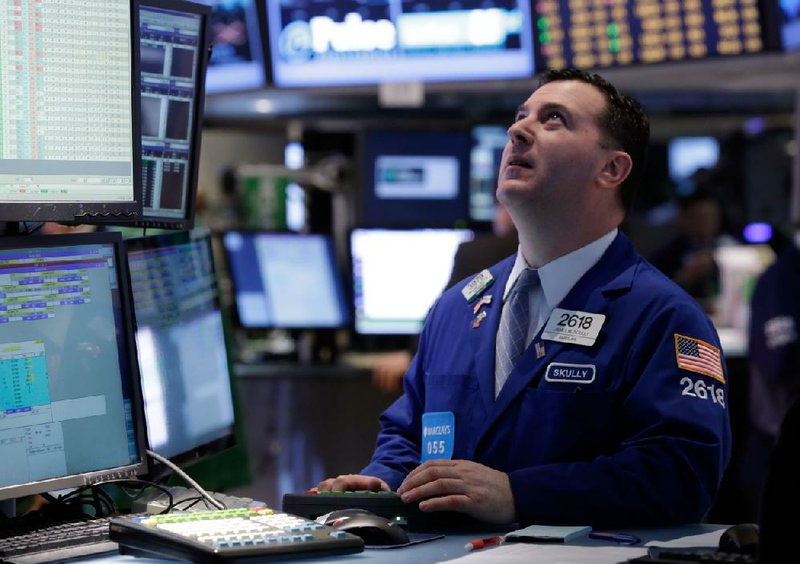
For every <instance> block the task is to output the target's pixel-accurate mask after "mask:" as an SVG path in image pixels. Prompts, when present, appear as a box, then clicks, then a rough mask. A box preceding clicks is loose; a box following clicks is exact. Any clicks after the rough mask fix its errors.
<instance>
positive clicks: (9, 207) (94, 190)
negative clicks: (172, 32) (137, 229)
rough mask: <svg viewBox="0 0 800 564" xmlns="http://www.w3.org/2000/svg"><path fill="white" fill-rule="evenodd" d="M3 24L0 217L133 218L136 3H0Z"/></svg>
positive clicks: (137, 194) (136, 203)
mask: <svg viewBox="0 0 800 564" xmlns="http://www.w3.org/2000/svg"><path fill="white" fill-rule="evenodd" d="M0 29H2V30H3V32H2V33H0V69H2V76H0V100H2V101H3V104H2V112H1V113H0V220H6V221H26V220H31V221H77V222H105V221H111V222H114V223H127V222H132V221H135V220H137V219H139V218H140V217H141V213H142V201H141V180H140V176H141V158H140V153H141V140H140V138H139V92H138V89H139V78H138V76H137V75H138V72H137V70H136V69H137V68H138V59H139V55H138V51H139V44H138V14H137V10H136V9H135V2H131V1H130V0H82V1H81V2H80V4H74V3H71V2H14V3H6V6H5V7H4V8H3V9H2V10H0Z"/></svg>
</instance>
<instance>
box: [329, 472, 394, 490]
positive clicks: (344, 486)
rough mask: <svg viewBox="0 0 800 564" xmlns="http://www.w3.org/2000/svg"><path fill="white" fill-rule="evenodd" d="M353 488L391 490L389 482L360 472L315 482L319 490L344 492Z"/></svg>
mask: <svg viewBox="0 0 800 564" xmlns="http://www.w3.org/2000/svg"><path fill="white" fill-rule="evenodd" d="M355 490H368V491H373V492H379V491H384V492H388V491H391V490H392V488H390V487H389V484H387V483H386V482H384V481H383V480H381V479H380V478H376V477H375V476H363V475H361V474H343V475H341V476H337V477H336V478H328V479H327V480H322V481H321V482H320V483H319V484H317V491H319V492H330V491H337V492H345V491H355Z"/></svg>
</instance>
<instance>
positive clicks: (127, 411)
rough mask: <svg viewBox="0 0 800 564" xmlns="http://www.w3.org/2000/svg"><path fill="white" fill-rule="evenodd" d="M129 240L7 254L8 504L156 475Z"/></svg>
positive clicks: (46, 239) (22, 245) (35, 241)
mask: <svg viewBox="0 0 800 564" xmlns="http://www.w3.org/2000/svg"><path fill="white" fill-rule="evenodd" d="M143 453H144V427H143V425H142V414H141V394H140V388H139V372H138V367H137V363H136V348H135V345H134V341H133V317H132V312H131V305H130V293H129V287H128V272H127V263H126V261H125V255H124V252H123V251H122V239H121V237H120V235H119V234H118V233H90V234H77V235H47V236H38V237H37V236H28V237H21V238H16V237H14V238H4V239H3V241H2V246H1V247H0V460H2V461H3V462H2V472H0V499H11V498H17V497H22V496H24V495H30V494H35V493H43V492H48V491H54V490H58V489H63V488H69V487H79V486H83V485H87V484H92V483H96V482H100V481H103V480H104V479H110V478H120V477H133V476H137V475H140V474H142V473H143V472H145V471H146V464H145V462H144V460H145V459H144V454H143Z"/></svg>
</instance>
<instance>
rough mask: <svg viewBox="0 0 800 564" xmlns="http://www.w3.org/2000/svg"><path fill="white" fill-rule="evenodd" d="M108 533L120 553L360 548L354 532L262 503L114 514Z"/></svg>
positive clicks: (203, 558) (195, 556)
mask: <svg viewBox="0 0 800 564" xmlns="http://www.w3.org/2000/svg"><path fill="white" fill-rule="evenodd" d="M109 538H110V539H111V540H113V541H115V542H117V543H119V550H120V553H122V554H133V555H139V556H142V555H144V556H151V557H152V556H158V557H168V558H177V559H179V560H188V561H191V562H232V563H233V562H264V561H269V560H283V559H286V558H290V557H296V556H302V555H308V556H331V555H338V554H352V553H356V552H361V551H362V550H363V549H364V541H363V540H361V539H360V538H359V537H357V536H355V535H352V534H350V533H346V532H344V531H338V530H336V529H334V528H333V527H330V526H328V525H322V524H320V523H316V522H315V521H311V520H309V519H305V518H303V517H298V516H296V515H289V514H286V513H276V512H273V511H272V510H271V509H267V508H260V509H259V508H251V509H225V510H220V511H196V512H192V513H178V514H167V515H144V516H141V515H140V516H127V517H117V518H115V519H112V521H111V524H110V530H109Z"/></svg>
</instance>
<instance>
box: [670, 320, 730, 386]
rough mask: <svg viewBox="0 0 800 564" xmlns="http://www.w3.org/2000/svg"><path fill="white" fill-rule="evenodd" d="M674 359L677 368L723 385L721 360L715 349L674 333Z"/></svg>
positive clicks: (723, 376) (698, 340)
mask: <svg viewBox="0 0 800 564" xmlns="http://www.w3.org/2000/svg"><path fill="white" fill-rule="evenodd" d="M675 358H676V359H677V361H678V368H683V369H684V370H689V371H690V372H697V373H698V374H704V375H706V376H711V377H712V378H714V379H715V380H719V381H720V382H722V383H723V384H724V383H725V374H723V372H722V359H721V357H720V351H719V349H718V348H717V347H714V346H712V345H709V344H708V343H706V342H705V341H701V340H700V339H695V338H693V337H684V336H683V335H678V334H677V333H675Z"/></svg>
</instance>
